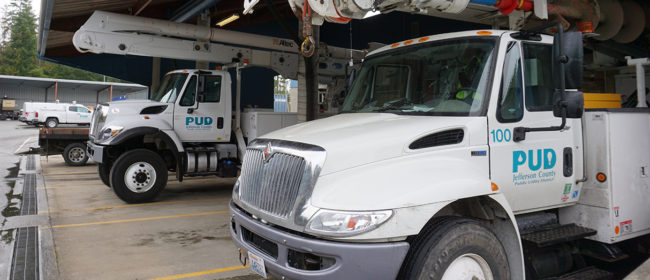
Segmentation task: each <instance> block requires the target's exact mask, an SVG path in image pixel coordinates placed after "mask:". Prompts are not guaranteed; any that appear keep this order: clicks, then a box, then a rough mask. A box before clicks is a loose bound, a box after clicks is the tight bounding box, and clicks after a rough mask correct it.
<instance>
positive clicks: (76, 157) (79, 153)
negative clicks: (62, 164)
mask: <svg viewBox="0 0 650 280" xmlns="http://www.w3.org/2000/svg"><path fill="white" fill-rule="evenodd" d="M85 156H86V152H85V151H84V150H83V149H82V148H78V147H75V148H72V149H70V156H69V158H70V160H71V161H72V162H81V161H82V160H83V159H84V157H85Z"/></svg>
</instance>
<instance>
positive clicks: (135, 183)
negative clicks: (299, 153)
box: [109, 149, 167, 203]
mask: <svg viewBox="0 0 650 280" xmlns="http://www.w3.org/2000/svg"><path fill="white" fill-rule="evenodd" d="M109 179H110V184H111V187H112V188H113V191H114V192H115V194H116V195H117V196H118V197H119V198H120V199H122V200H124V201H126V202H128V203H138V202H145V201H150V200H152V199H154V198H155V197H156V196H157V195H158V193H160V191H162V190H163V189H164V188H165V186H166V185H167V165H166V164H165V161H164V160H163V159H162V158H161V157H160V155H158V154H157V153H155V152H153V151H150V150H147V149H137V150H132V151H128V152H126V153H124V154H122V155H121V156H120V157H119V158H118V159H117V160H116V161H115V163H113V167H112V168H111V171H110V176H109Z"/></svg>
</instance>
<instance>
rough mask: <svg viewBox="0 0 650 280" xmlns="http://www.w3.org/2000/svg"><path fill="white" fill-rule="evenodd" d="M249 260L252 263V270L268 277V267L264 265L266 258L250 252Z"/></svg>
mask: <svg viewBox="0 0 650 280" xmlns="http://www.w3.org/2000/svg"><path fill="white" fill-rule="evenodd" d="M248 260H249V261H250V263H251V270H252V271H255V273H257V274H259V275H260V276H262V277H264V278H265V279H266V268H265V267H264V259H262V258H261V257H259V256H257V255H255V254H253V253H251V252H248Z"/></svg>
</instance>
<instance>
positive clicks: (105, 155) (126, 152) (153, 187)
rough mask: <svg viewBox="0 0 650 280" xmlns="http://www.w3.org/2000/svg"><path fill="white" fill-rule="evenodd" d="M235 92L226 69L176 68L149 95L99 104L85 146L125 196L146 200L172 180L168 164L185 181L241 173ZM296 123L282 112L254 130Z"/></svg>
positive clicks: (108, 181)
mask: <svg viewBox="0 0 650 280" xmlns="http://www.w3.org/2000/svg"><path fill="white" fill-rule="evenodd" d="M237 71H238V72H239V69H238V70H237ZM231 92H232V91H231V79H230V74H229V73H228V72H227V71H220V70H214V71H206V70H177V71H172V72H169V73H167V75H165V77H164V78H163V80H162V81H161V84H160V87H159V88H158V90H157V91H155V92H154V93H153V95H152V96H151V99H150V100H133V101H117V102H110V103H108V104H102V105H98V106H97V108H96V110H95V114H93V117H92V123H91V126H90V132H89V133H90V141H89V142H88V145H87V146H88V154H90V157H91V158H92V159H93V160H94V161H95V162H97V163H99V167H98V170H99V176H100V178H101V180H102V181H103V182H104V183H105V184H106V185H108V186H110V187H112V188H113V190H114V192H115V194H116V195H117V196H118V197H119V198H121V199H122V200H124V201H126V202H142V201H147V200H151V199H153V198H154V197H155V196H156V195H157V194H158V193H159V192H160V191H161V190H162V189H163V188H164V187H165V186H166V184H167V172H168V170H169V171H175V172H176V176H177V177H178V179H179V181H182V180H183V177H184V176H207V175H217V176H220V177H235V176H237V174H238V171H239V165H240V161H239V158H240V155H239V153H240V151H239V149H238V146H241V147H242V150H243V147H245V146H246V144H245V141H244V138H243V137H244V136H243V134H242V133H241V130H240V129H239V126H238V125H235V126H234V127H233V124H238V123H239V121H238V118H237V117H238V116H239V115H240V113H239V111H238V110H236V114H235V116H236V119H235V121H233V118H232V116H233V110H232V107H233V104H232V97H231ZM237 105H238V106H239V103H237ZM277 114H281V115H283V114H284V115H286V113H277ZM294 115H295V114H294ZM283 120H284V121H283ZM296 121H297V118H295V117H294V118H293V119H289V120H287V118H284V119H283V118H280V119H277V122H274V123H267V124H266V125H265V126H260V127H256V129H259V130H261V131H265V130H268V127H273V128H280V127H285V126H289V125H292V124H295V123H296ZM233 130H234V131H235V133H232V132H233ZM250 139H252V138H249V140H250Z"/></svg>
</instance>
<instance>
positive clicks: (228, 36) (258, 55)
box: [72, 11, 363, 82]
mask: <svg viewBox="0 0 650 280" xmlns="http://www.w3.org/2000/svg"><path fill="white" fill-rule="evenodd" d="M195 40H207V41H209V42H208V43H203V42H197V41H195ZM212 41H216V42H221V43H226V44H232V45H224V44H219V43H211V42H212ZM72 42H73V44H74V46H75V48H76V49H77V50H78V51H80V52H92V53H111V54H121V55H126V54H129V55H139V56H151V57H164V58H172V59H184V60H200V61H209V62H215V63H219V64H230V63H237V62H243V63H247V64H248V65H252V66H261V67H267V68H271V69H273V70H275V71H277V72H278V73H280V74H281V75H282V76H284V77H287V78H291V79H296V78H297V74H298V59H299V55H298V46H296V44H295V43H294V42H293V41H291V40H288V39H284V38H276V37H269V36H262V35H256V34H250V33H243V32H236V31H230V30H224V29H217V28H209V27H204V26H196V25H191V24H185V23H176V22H171V21H166V20H158V19H151V18H143V17H136V16H130V15H124V14H115V13H109V12H103V11H95V12H94V13H93V14H92V16H91V17H90V18H89V19H88V21H86V23H85V24H84V25H83V26H81V28H80V29H79V30H78V31H77V32H75V34H74V37H73V39H72ZM235 45H238V46H235ZM326 49H327V51H326V53H324V54H322V56H321V59H320V62H321V63H325V65H327V67H325V68H324V69H320V73H319V75H321V76H322V77H319V80H321V82H322V81H328V80H331V79H332V77H334V76H345V72H344V71H345V70H344V69H345V67H344V65H345V63H346V62H347V61H348V60H350V57H349V55H350V52H349V50H348V51H346V50H345V49H342V48H334V47H327V48H326ZM352 56H353V58H354V59H355V60H359V59H361V58H362V57H363V52H360V51H353V52H352Z"/></svg>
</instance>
